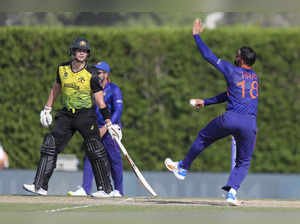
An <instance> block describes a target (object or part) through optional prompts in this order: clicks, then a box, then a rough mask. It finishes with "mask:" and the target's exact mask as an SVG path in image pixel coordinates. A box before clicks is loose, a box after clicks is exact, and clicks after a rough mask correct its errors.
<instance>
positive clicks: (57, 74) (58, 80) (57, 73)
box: [56, 66, 61, 84]
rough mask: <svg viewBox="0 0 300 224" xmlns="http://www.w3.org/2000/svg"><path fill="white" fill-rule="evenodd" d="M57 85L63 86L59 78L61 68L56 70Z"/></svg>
mask: <svg viewBox="0 0 300 224" xmlns="http://www.w3.org/2000/svg"><path fill="white" fill-rule="evenodd" d="M56 83H59V84H61V80H60V76H59V66H57V70H56Z"/></svg>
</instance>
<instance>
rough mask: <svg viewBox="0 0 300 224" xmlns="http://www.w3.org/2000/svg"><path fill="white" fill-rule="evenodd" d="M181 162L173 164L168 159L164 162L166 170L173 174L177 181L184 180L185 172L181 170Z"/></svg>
mask: <svg viewBox="0 0 300 224" xmlns="http://www.w3.org/2000/svg"><path fill="white" fill-rule="evenodd" d="M181 164H182V161H179V162H173V161H172V160H171V159H170V158H166V160H165V166H166V167H167V169H168V170H170V171H171V172H173V173H174V175H175V177H176V178H177V179H179V180H184V178H185V176H186V174H187V170H186V169H183V168H181V167H180V166H181Z"/></svg>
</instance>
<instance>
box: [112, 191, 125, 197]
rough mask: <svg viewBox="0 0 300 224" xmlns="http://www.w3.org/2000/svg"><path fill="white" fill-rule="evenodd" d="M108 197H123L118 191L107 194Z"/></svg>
mask: <svg viewBox="0 0 300 224" xmlns="http://www.w3.org/2000/svg"><path fill="white" fill-rule="evenodd" d="M109 196H110V197H114V198H119V197H123V195H121V193H120V191H118V190H113V191H112V192H110V193H109Z"/></svg>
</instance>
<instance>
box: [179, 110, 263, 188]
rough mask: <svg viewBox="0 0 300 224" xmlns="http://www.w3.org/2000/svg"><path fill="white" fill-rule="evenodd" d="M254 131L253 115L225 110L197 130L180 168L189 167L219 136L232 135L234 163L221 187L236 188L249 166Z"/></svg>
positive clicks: (254, 138)
mask: <svg viewBox="0 0 300 224" xmlns="http://www.w3.org/2000/svg"><path fill="white" fill-rule="evenodd" d="M256 132H257V126H256V117H255V116H252V115H241V114H238V113H234V112H230V111H227V112H226V113H224V114H222V115H221V116H219V117H217V118H215V119H214V120H212V121H211V122H210V123H209V124H208V125H207V126H206V127H205V128H203V129H202V130H201V131H200V132H199V134H198V136H197V138H196V140H195V141H194V143H193V144H192V146H191V148H190V150H189V151H188V153H187V154H186V156H185V158H184V160H183V162H182V168H184V169H189V168H190V166H191V164H192V162H193V161H194V159H195V158H196V157H197V156H198V155H199V154H200V153H201V152H202V151H203V150H204V149H205V148H206V147H208V146H209V145H210V144H212V143H213V142H215V141H217V140H219V139H221V138H224V137H226V136H228V135H232V136H234V139H235V141H236V164H235V167H234V168H233V169H232V171H231V173H230V176H229V178H228V181H227V184H226V185H225V186H224V187H223V189H224V190H226V191H229V190H230V188H234V189H235V190H238V189H239V188H240V185H241V183H242V182H243V180H244V179H245V177H246V176H247V173H248V169H249V167H250V161H251V158H252V154H253V152H254V147H255V143H256Z"/></svg>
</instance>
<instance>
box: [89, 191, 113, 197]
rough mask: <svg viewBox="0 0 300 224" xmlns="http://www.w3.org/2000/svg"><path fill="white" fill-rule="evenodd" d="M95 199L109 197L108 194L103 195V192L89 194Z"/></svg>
mask: <svg viewBox="0 0 300 224" xmlns="http://www.w3.org/2000/svg"><path fill="white" fill-rule="evenodd" d="M91 195H92V196H93V197H95V198H109V197H111V196H110V195H109V194H107V193H105V191H96V192H95V193H92V194H91Z"/></svg>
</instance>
